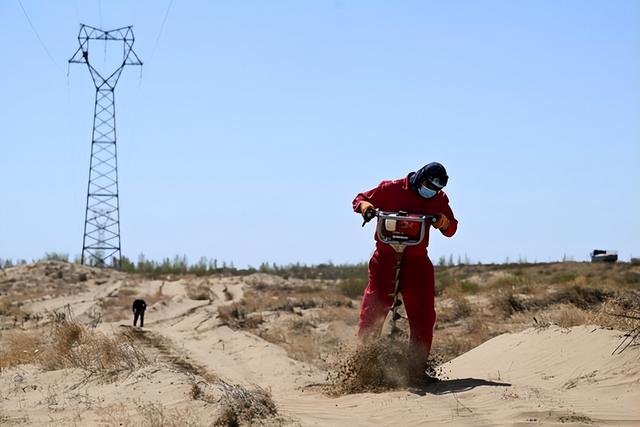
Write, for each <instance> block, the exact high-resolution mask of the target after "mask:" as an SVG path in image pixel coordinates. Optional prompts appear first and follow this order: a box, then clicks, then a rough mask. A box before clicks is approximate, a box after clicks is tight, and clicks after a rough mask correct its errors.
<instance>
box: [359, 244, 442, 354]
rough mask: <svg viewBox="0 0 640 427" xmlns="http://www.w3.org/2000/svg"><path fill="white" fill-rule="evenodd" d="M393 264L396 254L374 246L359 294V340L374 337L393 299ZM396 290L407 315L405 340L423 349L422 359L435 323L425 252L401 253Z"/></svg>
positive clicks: (430, 270) (432, 281)
mask: <svg viewBox="0 0 640 427" xmlns="http://www.w3.org/2000/svg"><path fill="white" fill-rule="evenodd" d="M395 266H396V254H395V253H394V252H390V251H384V252H383V251H379V250H376V251H375V252H374V254H373V256H372V257H371V260H370V261H369V283H368V285H367V289H366V290H365V292H364V296H363V297H362V305H361V307H360V322H359V325H358V326H359V328H358V338H359V339H360V340H361V341H365V342H366V341H368V340H370V339H372V338H377V337H379V336H380V333H381V332H382V326H383V324H384V320H385V318H386V316H387V314H388V313H389V308H390V307H391V304H392V303H393V292H394V289H395V274H396V273H395ZM400 290H401V292H402V299H403V302H404V307H405V310H406V312H407V317H408V318H409V330H410V334H409V341H410V342H411V343H412V344H414V345H415V346H416V349H417V350H418V351H420V352H423V353H424V358H425V360H426V358H427V356H428V355H429V352H430V351H431V343H432V341H433V330H434V327H435V324H436V309H435V274H434V271H433V264H432V263H431V261H430V260H429V258H428V257H427V256H426V254H422V255H414V254H411V255H408V254H405V255H404V256H403V257H402V264H401V267H400Z"/></svg>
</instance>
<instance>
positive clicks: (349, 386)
mask: <svg viewBox="0 0 640 427" xmlns="http://www.w3.org/2000/svg"><path fill="white" fill-rule="evenodd" d="M437 365H439V358H436V359H431V360H430V361H429V362H426V363H425V361H424V360H423V359H422V355H421V352H420V351H417V350H416V348H415V347H413V346H412V345H411V344H409V343H407V342H405V341H399V340H396V339H392V338H390V337H384V338H380V339H378V340H376V341H374V342H372V343H370V344H366V345H362V346H360V347H358V348H357V349H356V350H355V351H353V352H346V351H344V350H342V351H340V352H338V357H337V360H336V361H335V362H334V366H333V367H332V368H331V369H330V371H329V373H328V375H327V380H328V386H327V388H326V390H325V391H326V393H327V394H329V395H333V396H339V395H344V394H353V393H365V392H383V391H388V390H394V389H398V388H403V387H407V386H411V385H419V383H420V381H424V380H426V379H427V378H426V376H425V371H426V372H427V373H429V375H431V376H432V377H435V376H436V375H437V372H436V370H437V368H436V366H437ZM423 384H424V382H423Z"/></svg>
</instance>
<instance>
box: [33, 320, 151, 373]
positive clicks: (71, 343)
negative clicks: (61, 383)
mask: <svg viewBox="0 0 640 427" xmlns="http://www.w3.org/2000/svg"><path fill="white" fill-rule="evenodd" d="M51 336H52V342H51V343H50V350H51V351H46V352H44V353H43V355H42V357H41V359H40V361H39V362H40V363H41V364H42V365H43V367H44V368H45V369H48V370H55V369H63V368H81V369H83V370H85V371H88V372H89V373H92V374H100V375H116V374H118V373H121V372H131V371H133V370H135V369H138V368H140V367H142V366H145V365H146V364H148V360H147V358H146V356H145V355H144V353H143V352H142V350H141V349H140V348H139V347H138V346H136V345H135V343H134V341H133V339H132V338H131V337H130V336H128V335H126V334H119V335H116V336H115V337H107V336H106V335H104V334H101V333H99V332H96V331H92V330H90V329H87V328H86V327H84V326H83V325H81V324H79V323H77V322H75V321H73V320H65V321H63V322H59V323H54V324H53V330H52V335H51Z"/></svg>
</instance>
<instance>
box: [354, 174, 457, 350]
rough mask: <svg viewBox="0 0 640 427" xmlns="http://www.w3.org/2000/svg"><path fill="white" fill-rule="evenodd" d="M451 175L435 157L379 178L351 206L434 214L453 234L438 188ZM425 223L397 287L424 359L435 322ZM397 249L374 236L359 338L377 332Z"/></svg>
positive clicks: (391, 287)
mask: <svg viewBox="0 0 640 427" xmlns="http://www.w3.org/2000/svg"><path fill="white" fill-rule="evenodd" d="M448 180H449V177H448V176H447V171H446V170H445V168H444V166H442V165H441V164H440V163H437V162H433V163H429V164H428V165H426V166H424V167H423V168H421V169H420V170H418V171H417V172H412V173H410V174H409V175H408V176H407V177H405V178H402V179H397V180H395V181H382V182H381V183H380V185H378V186H377V187H376V188H374V189H372V190H369V191H366V192H364V193H360V194H358V195H357V196H356V198H355V199H354V200H353V209H354V211H355V212H358V213H361V214H362V215H363V216H364V214H365V212H366V211H367V210H369V209H376V208H377V209H380V210H381V211H387V212H398V211H404V212H408V213H410V214H419V215H438V220H437V222H435V223H434V224H433V227H434V228H436V229H438V230H440V232H441V233H442V234H444V235H445V236H447V237H451V236H453V235H454V234H455V232H456V230H457V228H458V221H456V219H455V218H454V216H453V212H452V211H451V208H450V207H449V198H448V197H447V195H446V194H445V193H444V192H443V191H442V188H443V187H444V186H445V185H447V182H448ZM428 244H429V227H427V229H426V233H425V237H424V240H423V241H422V243H421V244H419V245H415V246H407V247H406V249H405V250H404V253H403V257H402V265H401V268H400V289H401V290H402V298H403V301H404V306H405V310H406V312H407V317H408V319H409V330H410V337H409V340H410V342H411V343H412V344H413V345H414V346H415V349H416V351H418V352H419V357H420V358H421V359H423V360H424V361H425V362H426V360H427V357H428V355H429V352H430V351H431V342H432V341H433V329H434V327H435V324H436V310H435V274H434V270H433V264H432V263H431V260H429V257H428V256H427V246H428ZM395 265H396V257H395V251H394V250H393V248H391V247H390V246H389V245H386V244H384V243H382V242H380V241H378V237H377V235H376V250H375V252H374V254H373V256H372V257H371V260H370V261H369V283H368V285H367V288H366V290H365V292H364V296H363V298H362V306H361V308H360V322H359V325H358V326H359V328H358V338H359V339H360V341H361V342H365V343H366V342H368V341H370V340H371V339H375V338H377V337H378V336H379V335H380V332H381V331H382V326H383V324H384V319H385V317H386V315H387V313H388V312H389V308H390V306H391V304H392V302H393V292H394V288H395Z"/></svg>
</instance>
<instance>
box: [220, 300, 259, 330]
mask: <svg viewBox="0 0 640 427" xmlns="http://www.w3.org/2000/svg"><path fill="white" fill-rule="evenodd" d="M250 313H251V312H250V311H249V310H248V309H247V307H246V306H245V305H244V304H242V303H233V304H229V305H221V306H220V307H218V318H219V319H220V320H221V321H222V324H223V325H226V326H229V327H230V328H232V329H255V328H257V327H258V326H259V325H260V324H261V323H262V322H263V321H264V320H263V318H262V316H261V315H252V316H250Z"/></svg>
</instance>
